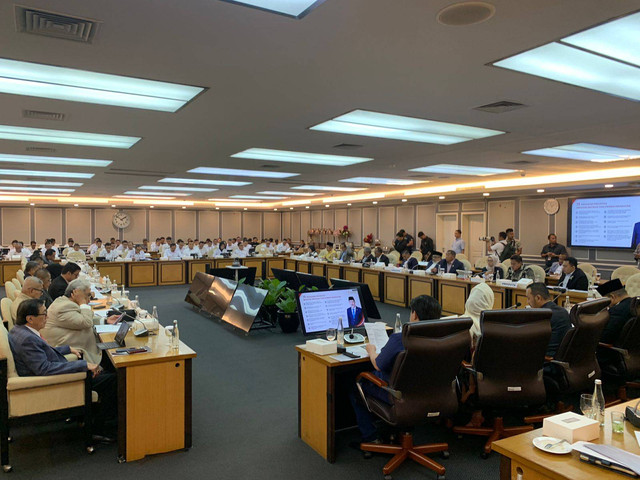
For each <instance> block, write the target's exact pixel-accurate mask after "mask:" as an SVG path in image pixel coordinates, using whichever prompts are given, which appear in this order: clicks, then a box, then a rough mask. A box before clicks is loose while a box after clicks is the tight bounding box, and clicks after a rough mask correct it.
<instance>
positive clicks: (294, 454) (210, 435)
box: [11, 285, 499, 480]
mask: <svg viewBox="0 0 640 480" xmlns="http://www.w3.org/2000/svg"><path fill="white" fill-rule="evenodd" d="M187 289H188V287H187V286H185V285H181V286H176V287H155V288H139V289H132V291H131V294H132V295H139V296H140V300H141V304H142V307H143V308H148V309H149V310H151V307H152V306H153V305H156V306H157V307H158V311H159V314H160V321H161V323H162V324H165V325H166V324H169V323H170V322H171V321H173V319H178V321H179V324H180V332H181V338H182V340H183V341H185V342H186V343H187V344H188V345H189V346H191V347H192V348H193V349H194V350H196V351H197V352H198V358H197V359H195V360H194V363H193V377H194V378H193V448H192V449H191V450H189V451H188V452H175V453H171V454H166V455H159V456H155V457H148V458H146V459H144V460H141V461H138V462H132V463H128V464H122V465H120V464H118V463H117V461H116V452H117V450H116V446H114V445H110V446H99V447H98V448H97V449H96V452H95V453H94V454H93V455H88V454H86V453H85V452H84V449H83V447H82V441H81V436H80V431H79V430H78V429H77V428H76V427H75V426H73V425H64V424H58V423H56V424H47V425H39V426H35V427H31V426H29V427H22V428H18V429H15V430H14V431H12V434H13V437H14V442H13V443H12V444H11V464H12V465H13V467H14V472H13V473H12V475H13V476H14V477H15V478H25V479H26V478H29V479H35V478H38V479H43V480H44V479H63V478H64V479H71V478H82V477H84V478H91V479H102V478H116V477H117V476H126V478H136V479H137V480H146V479H154V480H155V479H166V478H187V477H189V478H195V479H204V478H214V479H218V480H226V479H285V478H300V479H305V480H316V479H317V480H328V479H334V478H349V479H350V480H358V479H367V480H369V479H375V478H382V470H381V469H382V466H383V465H384V464H385V462H386V461H387V459H388V457H387V456H383V455H382V456H374V458H372V459H370V460H365V459H363V458H362V456H361V454H360V453H359V452H357V451H355V450H353V449H351V448H350V447H349V446H348V444H349V442H351V441H354V440H357V439H358V437H359V436H358V433H357V430H349V431H345V432H341V433H340V434H339V436H338V439H337V452H338V454H337V460H336V463H335V464H329V463H327V462H326V461H325V460H323V459H322V458H321V457H320V456H319V455H318V454H316V453H315V452H314V451H313V450H312V449H311V448H310V447H308V446H307V445H306V444H305V443H303V442H302V441H301V440H300V439H299V438H298V436H297V401H298V393H297V388H298V385H297V358H296V352H295V350H294V348H293V347H294V345H296V344H300V343H304V341H305V339H304V337H303V335H302V334H301V333H300V332H298V333H296V334H290V335H285V334H282V333H280V332H279V330H274V332H269V331H259V332H256V333H251V334H250V335H249V336H245V335H244V333H242V332H237V331H233V330H232V328H231V327H229V326H227V325H225V324H221V323H218V322H217V321H216V320H212V319H209V318H205V317H203V316H201V315H199V314H197V313H195V312H194V311H192V310H191V308H190V307H189V306H188V305H187V304H186V303H184V302H183V299H184V296H185V293H186V291H187ZM378 306H379V309H380V312H381V314H382V316H383V318H384V319H385V320H386V321H387V322H388V323H392V322H393V321H395V313H396V312H400V313H401V314H402V317H403V321H407V320H408V317H409V311H408V310H407V309H400V308H395V307H392V306H389V305H384V304H379V305H378ZM149 415H171V412H149ZM415 434H416V442H421V443H425V442H428V441H448V442H449V443H450V452H451V456H450V458H449V459H448V460H442V462H443V464H444V465H445V466H446V467H447V475H446V476H447V478H448V479H452V480H453V479H472V478H473V479H479V480H481V479H495V478H498V465H499V458H498V455H497V454H492V455H491V457H490V458H489V459H488V460H482V459H480V450H481V446H482V445H483V442H484V440H483V439H482V438H480V437H465V438H463V439H458V438H457V436H456V435H453V434H452V433H450V432H449V431H448V430H446V429H445V428H443V427H437V426H436V427H434V426H429V427H426V426H425V427H420V428H418V429H417V430H416V433H415ZM394 478H395V479H421V478H424V479H433V478H435V474H434V473H433V472H430V471H428V470H427V469H424V468H422V467H419V466H418V465H417V464H414V463H413V462H406V463H405V464H404V465H402V466H401V467H400V468H399V469H398V470H397V471H396V472H395V473H394Z"/></svg>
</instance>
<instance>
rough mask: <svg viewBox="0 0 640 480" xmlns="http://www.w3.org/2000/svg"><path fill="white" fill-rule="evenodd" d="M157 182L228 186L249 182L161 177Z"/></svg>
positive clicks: (243, 184)
mask: <svg viewBox="0 0 640 480" xmlns="http://www.w3.org/2000/svg"><path fill="white" fill-rule="evenodd" d="M158 182H159V183H186V184H189V185H220V186H229V187H243V186H245V185H251V182H235V181H232V180H205V179H201V178H163V179H162V180H158Z"/></svg>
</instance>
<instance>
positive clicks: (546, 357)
mask: <svg viewBox="0 0 640 480" xmlns="http://www.w3.org/2000/svg"><path fill="white" fill-rule="evenodd" d="M544 361H545V362H552V361H553V357H550V356H549V355H545V356H544Z"/></svg>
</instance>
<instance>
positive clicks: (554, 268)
mask: <svg viewBox="0 0 640 480" xmlns="http://www.w3.org/2000/svg"><path fill="white" fill-rule="evenodd" d="M567 256H568V255H567V254H566V253H561V254H560V255H558V261H557V262H554V263H552V264H551V266H550V267H549V272H548V273H549V275H562V264H563V263H564V261H565V260H566V259H567Z"/></svg>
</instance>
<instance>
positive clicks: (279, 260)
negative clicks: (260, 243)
mask: <svg viewBox="0 0 640 480" xmlns="http://www.w3.org/2000/svg"><path fill="white" fill-rule="evenodd" d="M264 264H265V267H264V268H265V275H266V277H267V278H273V272H272V271H271V269H272V268H284V258H283V257H266V258H265V261H264Z"/></svg>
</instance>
